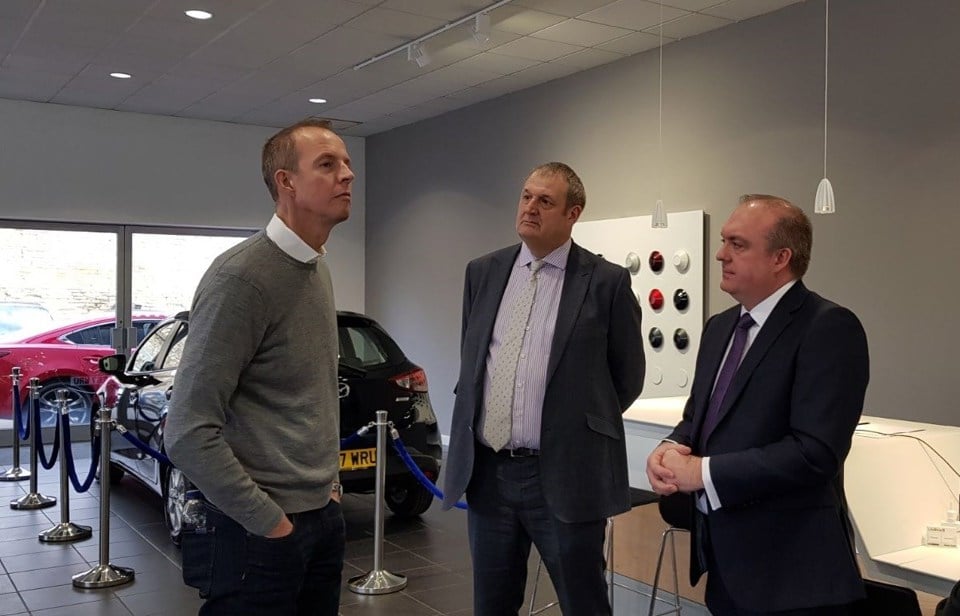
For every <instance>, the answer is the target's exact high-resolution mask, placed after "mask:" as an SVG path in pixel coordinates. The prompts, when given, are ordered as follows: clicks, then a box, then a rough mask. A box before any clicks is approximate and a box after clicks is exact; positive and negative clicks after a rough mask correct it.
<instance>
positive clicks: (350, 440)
mask: <svg viewBox="0 0 960 616" xmlns="http://www.w3.org/2000/svg"><path fill="white" fill-rule="evenodd" d="M372 425H373V423H370V424H367V425H366V426H361V427H360V429H359V430H357V431H356V432H354V433H353V434H351V435H350V436H348V437H347V438H342V439H340V449H346V448H347V447H349V446H350V445H353V444H354V443H356V442H357V441H359V440H360V438H361V437H363V436H364V435H365V434H366V433H367V432H369V431H370V426H372Z"/></svg>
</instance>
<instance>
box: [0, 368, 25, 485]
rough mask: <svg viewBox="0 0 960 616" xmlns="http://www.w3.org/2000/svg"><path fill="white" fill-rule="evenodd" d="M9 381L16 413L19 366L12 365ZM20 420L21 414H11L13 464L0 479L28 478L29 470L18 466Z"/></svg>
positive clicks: (19, 479) (12, 403) (13, 409)
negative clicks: (18, 415) (19, 415)
mask: <svg viewBox="0 0 960 616" xmlns="http://www.w3.org/2000/svg"><path fill="white" fill-rule="evenodd" d="M10 381H11V384H12V388H11V389H12V392H13V395H12V396H11V397H10V400H11V405H12V411H13V412H14V413H17V411H18V409H17V406H18V405H19V402H20V401H19V400H18V397H19V396H20V367H19V366H14V368H13V370H12V371H11V373H10ZM21 421H23V417H22V416H21V417H17V416H13V466H11V467H10V470H8V471H7V472H5V473H3V474H2V475H0V481H23V480H24V479H30V471H28V470H26V469H23V468H20V429H19V428H18V425H19V422H21Z"/></svg>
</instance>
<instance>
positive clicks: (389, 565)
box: [350, 550, 434, 573]
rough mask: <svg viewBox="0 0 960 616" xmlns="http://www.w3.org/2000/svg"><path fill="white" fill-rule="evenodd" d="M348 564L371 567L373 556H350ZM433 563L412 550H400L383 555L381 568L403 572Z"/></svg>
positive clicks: (363, 568) (361, 567)
mask: <svg viewBox="0 0 960 616" xmlns="http://www.w3.org/2000/svg"><path fill="white" fill-rule="evenodd" d="M350 564H352V565H353V566H355V567H358V568H359V569H361V570H363V571H369V570H371V569H373V556H362V557H360V558H351V559H350ZM432 564H434V563H431V562H430V561H428V560H426V559H425V558H423V557H422V556H418V555H417V554H414V553H413V552H410V551H407V550H402V551H399V552H391V553H389V554H384V555H383V568H384V569H386V570H387V571H392V572H394V573H398V572H403V571H406V570H407V569H419V568H421V567H428V566H430V565H432Z"/></svg>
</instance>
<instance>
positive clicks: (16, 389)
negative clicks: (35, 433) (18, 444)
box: [13, 383, 30, 441]
mask: <svg viewBox="0 0 960 616" xmlns="http://www.w3.org/2000/svg"><path fill="white" fill-rule="evenodd" d="M21 413H23V408H22V407H21V406H20V386H19V385H17V384H16V383H14V385H13V417H14V422H15V425H16V426H17V434H18V435H19V436H20V440H21V441H25V440H27V439H28V438H30V424H29V423H28V424H27V425H23V417H21V416H20V415H21Z"/></svg>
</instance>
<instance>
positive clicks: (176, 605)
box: [121, 586, 203, 616]
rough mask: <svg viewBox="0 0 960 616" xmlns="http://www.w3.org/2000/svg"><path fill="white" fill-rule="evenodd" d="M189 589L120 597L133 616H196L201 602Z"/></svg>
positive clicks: (182, 587) (182, 588)
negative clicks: (188, 615)
mask: <svg viewBox="0 0 960 616" xmlns="http://www.w3.org/2000/svg"><path fill="white" fill-rule="evenodd" d="M188 591H193V589H191V588H187V587H184V586H181V587H180V588H178V589H170V590H159V591H154V592H147V593H140V594H137V595H130V596H126V597H121V600H122V601H123V604H124V605H126V606H127V609H129V610H130V612H132V613H133V614H134V616H154V615H158V614H181V615H187V614H196V613H197V610H199V609H200V606H201V605H203V600H202V599H200V597H199V596H197V593H196V592H195V591H193V592H188Z"/></svg>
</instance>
